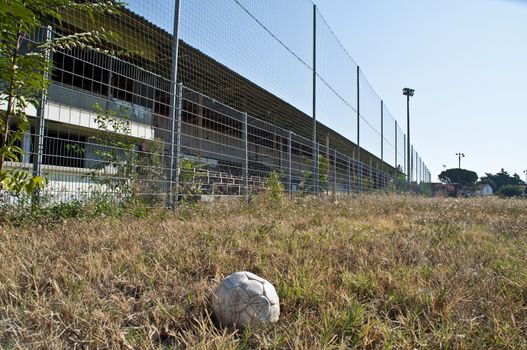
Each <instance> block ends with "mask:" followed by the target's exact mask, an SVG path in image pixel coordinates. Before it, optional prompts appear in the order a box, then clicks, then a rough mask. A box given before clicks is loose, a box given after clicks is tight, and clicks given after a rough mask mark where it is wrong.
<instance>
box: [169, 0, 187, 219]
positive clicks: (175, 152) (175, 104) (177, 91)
mask: <svg viewBox="0 0 527 350" xmlns="http://www.w3.org/2000/svg"><path fill="white" fill-rule="evenodd" d="M179 13H180V0H176V3H175V6H174V26H173V30H172V67H171V69H172V74H171V96H170V99H171V101H170V108H171V117H172V125H171V130H170V134H171V135H170V167H169V178H168V180H169V186H170V188H169V198H168V205H169V207H170V208H172V209H174V208H176V207H177V205H178V200H179V158H180V151H181V107H182V98H183V85H181V84H178V82H177V77H178V60H179ZM174 173H175V176H174Z"/></svg>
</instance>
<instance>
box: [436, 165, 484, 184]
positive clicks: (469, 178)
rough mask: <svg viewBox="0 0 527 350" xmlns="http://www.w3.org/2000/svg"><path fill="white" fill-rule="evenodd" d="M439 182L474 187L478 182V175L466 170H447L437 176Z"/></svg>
mask: <svg viewBox="0 0 527 350" xmlns="http://www.w3.org/2000/svg"><path fill="white" fill-rule="evenodd" d="M439 180H441V182H443V183H445V184H459V185H461V186H466V185H474V184H475V183H476V181H478V174H477V173H475V172H474V171H471V170H466V169H458V168H454V169H447V170H445V171H442V172H441V174H439Z"/></svg>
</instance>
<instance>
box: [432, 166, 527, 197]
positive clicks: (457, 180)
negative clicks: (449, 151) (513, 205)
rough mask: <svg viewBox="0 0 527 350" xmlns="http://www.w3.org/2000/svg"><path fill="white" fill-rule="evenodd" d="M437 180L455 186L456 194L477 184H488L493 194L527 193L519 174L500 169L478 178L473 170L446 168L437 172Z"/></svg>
mask: <svg viewBox="0 0 527 350" xmlns="http://www.w3.org/2000/svg"><path fill="white" fill-rule="evenodd" d="M438 177H439V180H440V181H441V182H443V183H444V184H447V185H453V186H454V187H455V188H456V194H458V193H459V191H460V190H461V189H467V188H468V189H471V188H475V186H477V185H479V184H488V185H489V186H490V187H492V190H493V192H494V193H495V194H497V195H500V196H503V197H516V196H522V195H524V194H527V187H526V183H525V182H524V181H522V179H521V178H520V175H518V174H516V173H515V174H513V175H512V176H511V175H510V174H509V173H508V172H507V171H505V169H503V168H502V169H501V171H500V172H498V173H496V174H491V173H485V176H483V177H481V178H479V181H478V174H477V173H476V172H474V171H471V170H467V169H458V168H453V169H447V170H445V171H443V172H441V174H439V176H438Z"/></svg>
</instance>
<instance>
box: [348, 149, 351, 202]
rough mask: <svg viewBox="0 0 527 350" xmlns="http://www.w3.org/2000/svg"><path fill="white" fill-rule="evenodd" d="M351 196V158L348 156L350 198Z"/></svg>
mask: <svg viewBox="0 0 527 350" xmlns="http://www.w3.org/2000/svg"><path fill="white" fill-rule="evenodd" d="M350 194H351V157H349V156H348V196H349V195H350Z"/></svg>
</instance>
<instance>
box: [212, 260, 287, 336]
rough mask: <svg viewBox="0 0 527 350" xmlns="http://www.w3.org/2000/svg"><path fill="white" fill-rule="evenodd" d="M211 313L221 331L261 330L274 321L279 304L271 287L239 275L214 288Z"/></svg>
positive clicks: (256, 277) (258, 279) (263, 280)
mask: <svg viewBox="0 0 527 350" xmlns="http://www.w3.org/2000/svg"><path fill="white" fill-rule="evenodd" d="M212 310H213V311H214V315H215V317H216V319H217V320H218V321H219V323H220V324H221V325H222V326H224V327H229V328H245V327H247V326H249V325H250V326H262V325H268V324H271V323H274V322H276V321H278V316H280V301H279V299H278V294H276V291H275V289H274V287H273V285H272V284H271V283H269V282H268V281H267V280H265V279H263V278H261V277H259V276H257V275H255V274H253V273H250V272H246V271H242V272H236V273H233V274H232V275H229V276H227V277H226V278H225V279H224V280H223V281H222V282H221V283H220V285H219V286H218V288H216V291H215V292H214V294H213V295H212Z"/></svg>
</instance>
